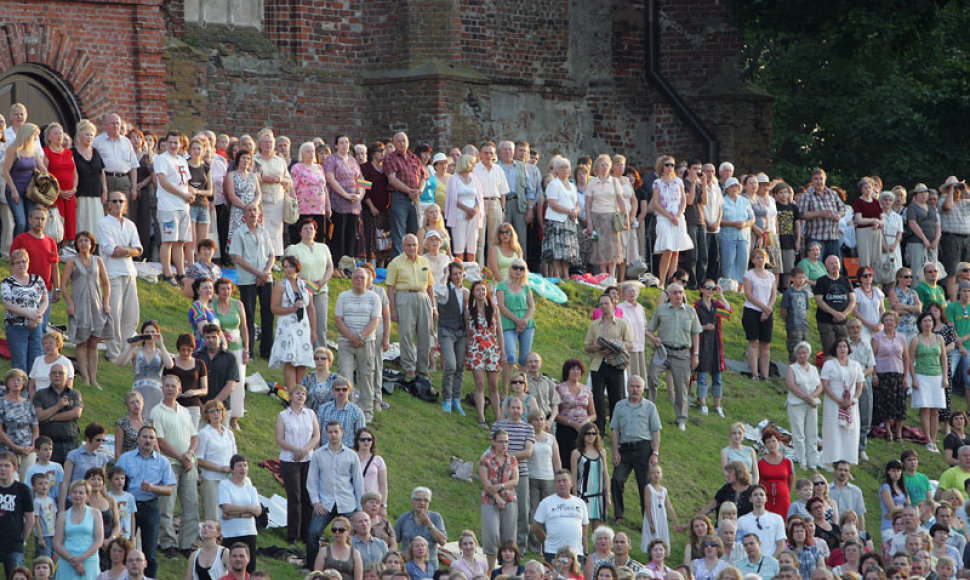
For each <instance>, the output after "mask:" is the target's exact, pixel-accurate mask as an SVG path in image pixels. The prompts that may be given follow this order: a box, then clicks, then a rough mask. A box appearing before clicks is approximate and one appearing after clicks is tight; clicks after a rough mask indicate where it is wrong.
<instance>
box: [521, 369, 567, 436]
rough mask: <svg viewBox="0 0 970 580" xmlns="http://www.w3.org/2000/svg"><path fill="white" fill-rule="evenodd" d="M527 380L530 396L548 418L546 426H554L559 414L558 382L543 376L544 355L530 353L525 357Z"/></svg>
mask: <svg viewBox="0 0 970 580" xmlns="http://www.w3.org/2000/svg"><path fill="white" fill-rule="evenodd" d="M525 378H526V380H527V381H529V394H530V395H532V400H533V401H535V402H536V405H538V406H539V411H540V412H542V414H543V416H545V418H546V421H547V422H546V425H553V424H555V422H556V416H557V415H558V414H559V403H561V402H562V401H561V399H560V397H559V391H557V390H556V380H555V379H553V378H552V377H550V376H548V375H544V374H542V355H540V354H539V353H537V352H530V353H529V355H528V356H526V357H525Z"/></svg>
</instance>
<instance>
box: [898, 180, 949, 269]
mask: <svg viewBox="0 0 970 580" xmlns="http://www.w3.org/2000/svg"><path fill="white" fill-rule="evenodd" d="M929 195H930V190H929V189H928V188H927V187H926V186H925V185H923V184H922V183H917V184H916V187H914V188H913V191H912V192H910V201H909V205H907V206H906V229H907V231H908V232H909V233H910V234H911V235H910V236H909V237H908V242H907V243H906V258H907V260H906V261H907V262H908V263H909V264H910V265H911V266H914V267H915V266H916V265H919V264H925V263H927V262H936V261H937V259H938V256H937V248H938V247H939V244H940V236H941V234H942V230H941V228H940V224H939V221H938V220H939V216H938V215H937V210H936V206H935V205H931V204H929V203H927V201H928V199H929Z"/></svg>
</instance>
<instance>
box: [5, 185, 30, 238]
mask: <svg viewBox="0 0 970 580" xmlns="http://www.w3.org/2000/svg"><path fill="white" fill-rule="evenodd" d="M6 190H7V191H6V194H7V205H9V206H10V213H12V214H13V235H15V236H19V235H20V234H22V233H24V232H26V231H27V216H28V215H29V214H30V210H32V209H34V203H33V202H31V201H30V200H28V199H27V198H26V196H23V195H21V196H20V202H19V203H14V202H13V200H12V199H11V198H10V187H9V186H8V187H7V188H6Z"/></svg>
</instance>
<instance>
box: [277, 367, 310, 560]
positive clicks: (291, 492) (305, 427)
mask: <svg viewBox="0 0 970 580" xmlns="http://www.w3.org/2000/svg"><path fill="white" fill-rule="evenodd" d="M311 375H312V373H311ZM308 376H309V375H308ZM306 402H307V390H306V387H304V386H303V385H297V386H295V387H293V388H291V389H290V406H289V407H287V408H286V409H284V410H283V411H281V412H280V414H279V415H277V417H276V445H277V446H278V447H279V448H280V456H279V460H280V473H281V475H282V476H283V488H284V489H285V490H286V514H287V519H286V531H287V538H288V539H289V541H290V544H291V545H295V544H296V542H297V541H298V540H302V539H303V538H305V537H306V534H307V527H308V526H309V524H310V517H309V516H310V514H312V512H313V506H311V505H310V496H309V495H308V494H307V492H306V489H307V487H306V485H307V475H308V473H309V468H310V456H311V455H312V454H313V450H314V449H316V447H317V445H318V444H319V443H320V423H319V421H317V415H316V413H315V412H314V411H313V410H312V409H309V408H307V407H306ZM304 514H305V515H304Z"/></svg>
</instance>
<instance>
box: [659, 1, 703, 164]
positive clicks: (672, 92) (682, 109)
mask: <svg viewBox="0 0 970 580" xmlns="http://www.w3.org/2000/svg"><path fill="white" fill-rule="evenodd" d="M646 13H647V42H646V45H647V46H646V50H647V79H648V80H649V81H650V84H652V85H653V86H654V87H655V88H656V89H657V90H658V91H660V93H661V94H662V95H663V96H664V97H665V98H666V99H667V101H669V102H670V104H671V105H672V106H673V108H674V110H675V111H676V112H677V113H678V114H679V115H680V117H681V118H683V120H684V121H686V122H687V124H688V125H689V126H690V127H691V128H692V129H694V131H696V132H697V134H698V135H699V136H700V138H701V140H702V141H703V142H704V145H705V147H706V149H707V157H708V158H707V161H708V162H710V163H717V162H718V143H717V139H715V138H714V136H713V135H711V132H710V131H708V129H707V126H705V125H704V122H703V121H701V120H700V118H699V117H698V116H697V115H696V114H695V113H694V111H692V110H691V108H690V107H689V106H688V105H687V103H686V102H685V101H684V99H683V97H681V96H680V94H678V93H677V90H676V89H674V87H673V86H671V85H670V83H668V82H667V79H665V78H664V77H663V75H662V74H660V2H659V1H658V0H646Z"/></svg>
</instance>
